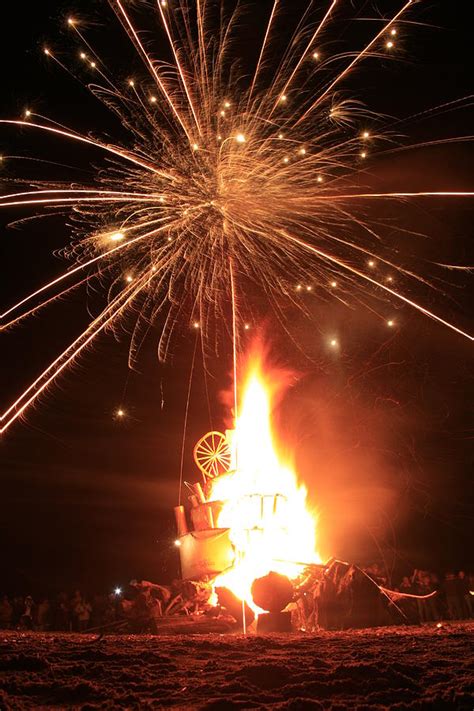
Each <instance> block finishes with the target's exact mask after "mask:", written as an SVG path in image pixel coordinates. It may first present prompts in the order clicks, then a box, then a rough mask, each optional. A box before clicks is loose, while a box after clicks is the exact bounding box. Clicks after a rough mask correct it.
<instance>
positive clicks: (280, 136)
mask: <svg viewBox="0 0 474 711" xmlns="http://www.w3.org/2000/svg"><path fill="white" fill-rule="evenodd" d="M278 138H279V139H280V141H281V140H282V138H283V134H282V133H279V134H278Z"/></svg>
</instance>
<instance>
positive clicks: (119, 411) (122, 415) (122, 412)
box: [115, 407, 125, 417]
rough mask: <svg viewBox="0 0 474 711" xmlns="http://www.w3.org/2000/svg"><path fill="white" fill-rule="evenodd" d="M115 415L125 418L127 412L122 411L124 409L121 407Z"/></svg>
mask: <svg viewBox="0 0 474 711" xmlns="http://www.w3.org/2000/svg"><path fill="white" fill-rule="evenodd" d="M115 414H116V415H117V417H125V410H122V408H121V407H120V408H119V409H118V410H117V412H116V413H115Z"/></svg>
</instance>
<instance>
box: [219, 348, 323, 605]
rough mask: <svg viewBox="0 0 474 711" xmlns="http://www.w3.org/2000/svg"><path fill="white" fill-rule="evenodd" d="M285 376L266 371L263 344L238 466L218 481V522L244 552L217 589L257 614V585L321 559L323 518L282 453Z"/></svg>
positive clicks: (242, 422) (245, 404) (238, 433)
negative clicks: (275, 412)
mask: <svg viewBox="0 0 474 711" xmlns="http://www.w3.org/2000/svg"><path fill="white" fill-rule="evenodd" d="M282 380H283V378H282V377H281V374H280V377H279V374H278V373H277V372H275V371H274V372H270V371H268V370H266V371H265V374H264V367H263V352H262V350H261V349H259V350H258V351H257V352H254V354H253V355H252V357H251V359H250V360H249V366H248V370H247V374H246V376H245V378H244V382H245V385H244V388H243V395H242V397H241V403H240V412H239V416H238V418H237V420H236V423H235V430H233V431H231V433H229V434H230V446H231V450H232V469H233V471H231V472H230V473H229V474H228V475H224V476H222V477H219V478H218V479H216V480H215V481H214V482H213V487H212V492H211V496H210V499H211V500H217V501H223V502H224V506H223V508H222V511H221V513H220V514H219V519H218V522H217V525H218V526H219V527H220V528H229V529H230V537H231V541H232V543H233V545H234V546H235V550H236V558H235V563H234V565H233V567H232V569H231V570H229V571H226V572H225V573H223V574H222V575H220V576H219V577H218V578H217V580H216V585H217V586H223V587H227V588H229V589H230V590H232V592H233V593H234V594H235V595H237V597H239V598H240V599H243V600H245V601H246V602H247V603H248V604H249V605H250V606H251V607H252V608H253V609H254V611H256V612H260V610H259V609H258V608H256V606H255V605H254V603H253V602H252V597H251V592H250V589H251V585H252V582H253V581H254V580H255V578H259V577H261V576H263V575H266V574H267V573H269V572H270V571H275V572H277V573H281V574H284V575H287V576H288V577H289V578H296V577H297V576H298V575H299V574H300V573H301V572H302V565H301V562H303V563H318V562H320V558H319V556H318V554H317V552H316V518H315V516H314V514H312V513H311V512H310V511H309V510H308V507H307V503H306V493H307V492H306V488H305V487H304V486H303V485H301V484H299V483H298V481H297V476H296V474H295V472H294V470H293V468H292V466H291V464H290V463H289V462H288V460H287V459H286V460H285V458H284V457H283V455H282V454H281V453H280V452H279V451H278V449H277V447H276V444H275V437H274V435H273V433H272V427H271V410H272V400H273V401H274V398H275V396H276V395H277V393H278V392H279V391H280V392H281V389H282Z"/></svg>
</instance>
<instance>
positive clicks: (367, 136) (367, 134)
mask: <svg viewBox="0 0 474 711" xmlns="http://www.w3.org/2000/svg"><path fill="white" fill-rule="evenodd" d="M369 136H370V133H369V132H368V131H364V133H363V134H362V138H369Z"/></svg>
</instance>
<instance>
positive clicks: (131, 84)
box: [128, 79, 135, 87]
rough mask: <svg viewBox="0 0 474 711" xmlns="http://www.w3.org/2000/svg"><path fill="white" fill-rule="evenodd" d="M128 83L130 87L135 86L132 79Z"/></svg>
mask: <svg viewBox="0 0 474 711" xmlns="http://www.w3.org/2000/svg"><path fill="white" fill-rule="evenodd" d="M128 85H129V86H132V87H133V86H135V82H134V81H133V79H130V80H129V82H128Z"/></svg>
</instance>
